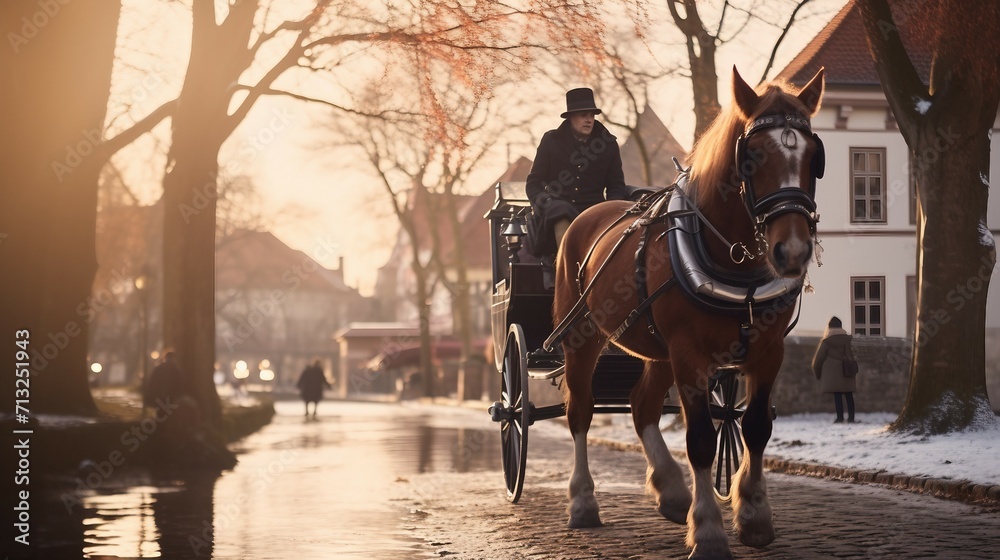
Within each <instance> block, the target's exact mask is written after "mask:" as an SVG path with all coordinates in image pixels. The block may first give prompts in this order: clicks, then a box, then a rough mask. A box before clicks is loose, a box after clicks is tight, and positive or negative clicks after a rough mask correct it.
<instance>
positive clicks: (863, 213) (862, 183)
mask: <svg viewBox="0 0 1000 560" xmlns="http://www.w3.org/2000/svg"><path fill="white" fill-rule="evenodd" d="M919 19H920V18H906V19H901V21H900V22H898V23H900V34H901V37H902V38H903V42H904V44H905V45H906V48H907V52H908V53H909V54H910V56H911V59H913V62H914V64H915V66H916V68H917V70H918V72H919V74H920V77H921V79H923V80H924V82H925V83H926V82H927V80H928V76H929V74H930V66H931V53H930V51H929V46H928V45H929V43H928V42H927V41H925V40H922V37H920V36H918V35H917V33H918V31H919V30H911V29H909V27H910V26H908V25H907V23H908V22H912V21H916V20H919ZM912 27H914V28H916V27H919V26H912ZM925 32H926V31H925ZM821 67H823V68H825V69H826V93H825V94H824V97H823V105H822V108H821V109H820V111H819V114H817V115H816V116H815V117H814V118H813V129H814V131H815V132H816V133H817V134H819V136H820V137H821V138H822V140H823V144H824V145H825V149H826V175H825V176H824V177H823V178H822V179H820V180H819V181H818V182H817V194H816V203H817V207H818V209H819V213H820V215H821V221H820V223H819V228H818V233H819V238H820V239H821V241H822V248H823V253H822V256H821V259H822V262H823V265H824V266H822V267H819V266H816V265H815V264H814V265H813V266H811V267H810V269H809V279H810V281H811V283H812V285H813V286H814V288H815V290H816V292H815V294H807V295H806V296H805V298H804V303H803V310H802V316H801V319H800V320H799V324H798V326H797V327H796V329H795V331H794V333H795V334H800V335H815V334H821V333H822V331H823V329H824V327H825V326H826V323H827V321H828V320H829V318H830V317H831V316H833V315H836V316H838V317H841V318H842V319H843V320H844V323H845V326H846V327H847V328H848V330H849V331H852V332H854V333H856V334H860V335H868V336H878V337H899V338H906V337H911V336H912V333H913V332H914V321H915V310H916V248H917V247H916V243H917V239H916V225H915V216H916V212H915V204H914V202H915V199H914V191H913V185H912V184H911V181H910V161H909V157H910V156H909V150H908V148H907V146H906V143H905V142H904V140H903V137H902V136H901V135H900V133H899V131H898V128H897V127H896V124H895V121H894V119H893V116H892V112H891V111H890V109H889V106H888V102H887V101H886V99H885V95H884V94H883V93H882V88H881V85H880V83H879V78H878V75H877V73H876V70H875V67H874V64H873V63H872V58H871V54H870V53H869V51H868V45H867V41H866V39H865V31H864V27H863V25H862V22H861V16H860V13H859V10H858V8H857V7H856V6H855V3H854V2H853V0H852V1H851V2H848V4H847V5H846V6H845V7H844V8H843V9H842V10H841V11H840V12H839V13H838V14H837V15H836V16H835V17H834V18H833V19H832V20H831V21H830V23H829V24H828V25H827V26H826V27H825V28H824V29H823V30H822V31H821V32H820V33H819V34H818V35H817V36H816V37H815V38H814V39H813V40H812V42H810V43H809V44H808V45H807V46H806V47H805V49H804V50H803V51H802V52H801V53H800V54H799V55H798V56H796V57H795V58H794V59H793V60H792V61H791V62H790V63H789V64H788V66H787V67H785V68H784V69H783V70H782V71H781V72H780V73H779V74H778V76H777V78H779V79H783V80H786V81H788V82H790V83H792V84H795V85H797V86H802V85H804V84H805V83H806V81H808V80H809V79H810V78H811V77H812V76H813V75H815V73H816V72H817V71H818V70H819V69H820V68H821ZM998 126H1000V123H998V124H997V125H994V129H996V128H998ZM994 137H996V135H994ZM991 157H992V165H991V169H993V170H996V169H1000V153H998V151H997V150H992V155H991ZM988 220H989V221H988V223H989V224H996V223H998V220H1000V200H997V198H996V197H991V198H990V201H989V208H988ZM997 231H998V230H997V229H992V230H991V234H992V235H993V236H994V237H996V234H997ZM991 282H992V285H993V286H997V285H998V283H997V273H996V271H995V270H994V271H993V278H992V280H991ZM995 293H996V290H993V291H992V292H991V294H990V296H989V299H988V311H987V331H988V333H987V337H988V338H991V339H992V338H996V337H998V336H1000V335H998V334H997V333H998V330H1000V298H998V297H997V296H996V295H995ZM852 325H853V328H851V326H852ZM988 346H989V345H988Z"/></svg>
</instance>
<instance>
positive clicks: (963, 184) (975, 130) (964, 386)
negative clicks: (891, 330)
mask: <svg viewBox="0 0 1000 560" xmlns="http://www.w3.org/2000/svg"><path fill="white" fill-rule="evenodd" d="M859 6H860V8H861V14H862V18H863V21H864V23H865V27H866V33H867V36H868V43H869V47H870V48H871V51H872V57H873V59H874V60H875V67H876V69H877V70H878V73H879V77H880V79H881V82H882V89H883V91H885V93H886V99H887V100H888V101H889V106H890V107H891V108H892V111H893V115H894V116H895V118H896V122H897V123H898V124H899V128H900V132H901V133H902V134H903V137H904V139H905V140H906V144H907V146H909V148H910V158H911V161H910V168H911V172H912V173H913V178H914V180H915V186H916V192H917V198H918V204H919V209H920V211H919V214H918V222H919V223H918V226H917V235H918V238H917V241H918V243H917V286H918V287H917V291H918V300H917V326H916V332H915V333H914V344H913V353H912V361H911V365H910V387H909V391H908V393H907V397H906V402H905V403H904V406H903V411H902V412H901V413H900V416H899V418H897V420H896V421H895V422H894V423H893V426H892V427H893V429H895V430H900V431H908V432H914V431H915V432H922V433H944V432H950V431H957V430H961V429H964V428H967V427H970V426H973V425H975V423H976V422H977V420H979V419H980V418H982V417H986V416H992V415H993V413H992V411H991V409H990V406H989V399H988V396H987V392H986V354H985V336H986V299H987V292H988V288H989V282H990V277H991V275H992V272H993V267H994V264H995V263H996V248H995V245H994V241H993V236H992V234H990V232H989V229H988V228H987V226H986V209H987V198H988V195H989V192H988V185H989V168H990V156H989V154H990V136H991V134H990V133H991V130H992V128H993V122H994V121H995V119H996V116H997V108H998V105H1000V86H998V84H997V81H996V79H997V76H996V72H997V66H996V65H997V60H996V53H997V50H998V47H1000V45H998V42H997V40H996V35H995V33H993V30H992V29H990V28H989V24H990V23H991V22H993V21H996V18H997V15H998V14H997V11H998V10H997V7H996V6H995V5H994V4H991V3H976V4H975V5H971V4H966V3H962V4H961V6H959V5H958V3H951V2H948V1H945V0H941V1H940V2H937V3H930V4H928V5H926V6H923V8H927V9H928V10H937V13H936V14H934V13H933V12H928V13H927V14H924V15H925V16H927V17H923V18H919V20H920V21H921V22H926V21H933V22H935V23H934V25H935V26H936V29H937V30H938V31H939V34H938V36H937V37H936V42H935V44H934V66H933V71H932V75H931V80H930V81H931V85H930V87H929V88H928V87H927V86H925V85H924V84H923V83H921V81H920V79H919V77H918V75H917V73H916V71H915V69H914V66H913V64H912V63H911V62H910V59H909V56H908V55H907V53H906V51H905V50H904V49H903V46H902V42H901V41H900V38H899V33H898V30H897V28H896V25H895V22H894V21H893V17H892V14H891V12H890V10H889V5H888V3H887V2H886V1H885V0H862V1H861V2H859ZM928 6H929V7H928ZM967 6H968V7H970V9H972V10H973V11H974V12H982V13H973V14H969V13H966V11H964V10H963V9H961V8H965V7H967ZM911 15H912V14H911ZM912 19H913V21H916V20H917V18H912ZM915 25H919V24H915ZM970 40H971V41H972V42H974V43H977V44H976V45H975V46H973V45H972V44H971V43H970V42H969V41H970ZM980 43H982V44H980Z"/></svg>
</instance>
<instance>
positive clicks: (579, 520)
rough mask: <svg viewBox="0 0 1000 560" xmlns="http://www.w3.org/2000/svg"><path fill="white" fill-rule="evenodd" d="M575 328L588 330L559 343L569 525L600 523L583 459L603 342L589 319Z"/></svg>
mask: <svg viewBox="0 0 1000 560" xmlns="http://www.w3.org/2000/svg"><path fill="white" fill-rule="evenodd" d="M576 329H578V331H579V332H581V333H583V334H591V333H592V334H591V336H589V337H587V338H585V339H583V341H582V342H581V339H580V338H577V337H575V336H570V337H569V339H568V340H569V341H571V342H569V343H567V342H564V343H563V351H564V354H565V357H566V420H567V421H568V423H569V431H570V433H571V434H572V435H573V473H572V475H570V479H569V507H568V513H569V523H568V525H569V527H570V528H573V529H577V528H583V527H600V526H601V525H602V523H601V515H600V507H599V506H598V505H597V498H596V497H595V496H594V478H593V477H592V476H591V475H590V465H589V463H588V461H587V432H588V431H589V430H590V422H591V420H593V418H594V394H593V386H592V379H593V376H594V367H595V365H596V364H597V358H598V357H599V356H600V353H601V349H602V347H603V344H602V341H601V340H599V338H598V336H597V335H596V328H595V327H594V326H593V325H592V324H591V323H590V322H589V321H584V322H583V323H582V324H580V325H579V326H577V327H576ZM573 341H575V342H576V343H575V344H574V343H572V342H573Z"/></svg>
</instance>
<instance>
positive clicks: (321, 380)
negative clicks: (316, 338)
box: [298, 360, 331, 418]
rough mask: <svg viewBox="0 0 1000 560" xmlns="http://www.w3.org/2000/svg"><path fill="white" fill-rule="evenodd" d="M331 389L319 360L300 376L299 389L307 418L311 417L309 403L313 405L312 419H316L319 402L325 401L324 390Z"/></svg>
mask: <svg viewBox="0 0 1000 560" xmlns="http://www.w3.org/2000/svg"><path fill="white" fill-rule="evenodd" d="M324 387H326V388H327V389H330V388H331V387H330V383H329V382H328V381H327V380H326V375H325V374H324V373H323V365H322V363H321V362H320V361H319V360H316V361H314V362H313V363H312V364H310V365H309V366H307V367H306V369H304V370H302V375H300V376H299V382H298V388H299V394H300V395H302V401H303V402H304V403H305V405H306V417H308V416H309V403H313V413H312V417H313V418H316V410H317V409H318V408H319V401H320V400H322V399H323V388H324Z"/></svg>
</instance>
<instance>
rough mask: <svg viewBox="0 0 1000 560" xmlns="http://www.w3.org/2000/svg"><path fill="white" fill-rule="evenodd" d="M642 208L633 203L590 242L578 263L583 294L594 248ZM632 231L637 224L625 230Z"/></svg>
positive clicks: (579, 281) (579, 280)
mask: <svg viewBox="0 0 1000 560" xmlns="http://www.w3.org/2000/svg"><path fill="white" fill-rule="evenodd" d="M667 188H668V189H670V188H671V187H667ZM640 209H641V205H640V203H638V202H637V203H636V204H633V205H632V206H630V207H629V209H628V210H626V211H625V213H624V214H622V215H621V216H618V219H616V220H615V221H613V222H611V223H610V224H609V225H608V227H606V228H604V231H602V232H601V234H600V235H598V236H597V239H595V240H594V242H593V243H591V244H590V249H587V254H586V255H584V257H583V260H582V261H580V262H579V263H578V264H577V276H576V285H577V288H578V289H580V294H581V295H583V271H584V269H586V268H587V264H588V263H589V262H590V257H591V256H593V254H594V249H596V248H597V242H598V241H600V240H601V239H603V238H604V236H605V235H607V234H608V232H609V231H611V229H612V228H614V227H615V226H617V225H618V224H620V223H621V222H622V220H624V219H625V218H627V217H629V215H635V214H642V212H641V211H640ZM632 231H635V224H633V225H632V226H630V227H629V228H628V229H626V230H625V235H626V236H627V235H628V234H630V233H632ZM616 249H617V248H616ZM604 262H605V264H606V263H607V261H604ZM601 268H604V264H602V265H601ZM595 278H596V276H595Z"/></svg>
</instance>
